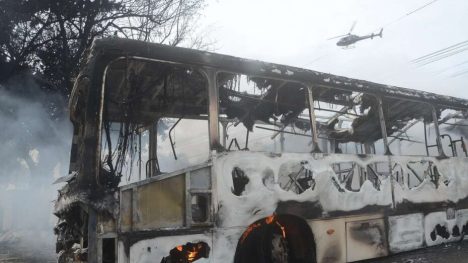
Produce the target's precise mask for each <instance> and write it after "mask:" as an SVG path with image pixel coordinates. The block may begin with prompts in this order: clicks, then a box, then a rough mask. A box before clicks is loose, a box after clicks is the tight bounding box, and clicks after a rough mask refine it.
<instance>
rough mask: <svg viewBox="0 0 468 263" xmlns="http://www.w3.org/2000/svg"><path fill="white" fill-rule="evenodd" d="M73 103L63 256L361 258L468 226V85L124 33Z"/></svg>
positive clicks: (97, 50) (60, 230) (103, 45)
mask: <svg viewBox="0 0 468 263" xmlns="http://www.w3.org/2000/svg"><path fill="white" fill-rule="evenodd" d="M70 118H71V120H72V122H73V125H74V135H73V143H72V148H71V159H70V173H69V175H68V176H64V177H62V178H60V179H59V180H60V182H61V183H63V184H64V185H63V188H62V189H61V190H60V191H59V195H58V198H57V201H56V205H55V214H56V215H57V216H58V218H59V222H58V224H57V226H56V228H55V232H56V235H57V253H59V260H60V261H61V262H99V263H101V262H122V263H128V262H158V263H159V262H195V261H196V262H235V263H246V262H353V261H359V260H364V259H371V258H377V257H383V256H387V255H391V254H395V253H399V252H404V251H409V250H414V249H418V248H422V247H425V246H433V245H437V244H441V243H444V242H451V241H457V240H462V239H464V236H465V234H467V233H468V174H466V171H468V162H467V149H466V145H465V140H464V138H466V135H467V134H468V121H467V118H468V100H464V99H459V98H454V97H449V96H442V95H437V94H433V93H429V92H422V91H417V90H411V89H405V88H400V87H395V86H388V85H382V84H377V83H372V82H369V81H363V80H357V79H351V78H346V77H341V76H335V75H331V74H325V73H321V72H317V71H312V70H306V69H301V68H295V67H290V66H284V65H278V64H272V63H266V62H261V61H254V60H248V59H242V58H237V57H232V56H226V55H220V54H215V53H209V52H204V51H198V50H192V49H185V48H178V47H171V46H165V45H159V44H152V43H145V42H140V41H133V40H124V39H116V38H112V39H102V40H96V41H95V42H94V44H93V46H92V48H91V49H90V50H89V52H88V54H87V57H86V59H85V63H84V66H83V67H82V69H81V72H80V74H79V76H78V77H77V79H76V82H75V85H74V89H73V92H72V95H71V98H70Z"/></svg>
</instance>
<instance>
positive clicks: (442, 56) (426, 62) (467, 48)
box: [416, 45, 468, 67]
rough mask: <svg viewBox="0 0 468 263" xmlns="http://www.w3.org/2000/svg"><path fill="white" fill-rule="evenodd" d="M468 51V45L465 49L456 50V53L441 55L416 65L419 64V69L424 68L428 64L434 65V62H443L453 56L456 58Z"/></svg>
mask: <svg viewBox="0 0 468 263" xmlns="http://www.w3.org/2000/svg"><path fill="white" fill-rule="evenodd" d="M467 50H468V45H467V46H465V47H464V48H462V49H458V50H454V51H451V52H449V53H446V54H443V55H440V56H437V57H434V58H432V59H430V60H427V61H426V60H425V61H423V62H420V63H416V64H419V65H418V67H422V66H425V65H428V64H431V63H434V62H437V61H439V60H442V59H445V58H448V57H451V56H454V55H457V54H459V53H462V52H465V51H467Z"/></svg>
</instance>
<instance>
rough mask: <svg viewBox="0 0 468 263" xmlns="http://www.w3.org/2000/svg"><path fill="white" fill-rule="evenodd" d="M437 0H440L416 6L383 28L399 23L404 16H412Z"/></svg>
mask: <svg viewBox="0 0 468 263" xmlns="http://www.w3.org/2000/svg"><path fill="white" fill-rule="evenodd" d="M437 1H439V0H433V1H431V2H429V3H426V4H424V5H422V6H420V7H418V8H416V9H414V10H412V11H410V12H408V13H406V14H404V15H402V16H401V17H399V18H397V19H395V20H393V21H391V22H389V23H387V24H385V25H383V26H382V27H381V28H386V27H388V26H390V25H392V24H395V23H397V22H399V21H401V20H403V19H404V18H406V17H408V16H410V15H412V14H414V13H416V12H418V11H421V10H422V9H424V8H426V7H428V6H430V5H432V4H434V3H435V2H437ZM376 30H378V29H376ZM374 31H375V30H374Z"/></svg>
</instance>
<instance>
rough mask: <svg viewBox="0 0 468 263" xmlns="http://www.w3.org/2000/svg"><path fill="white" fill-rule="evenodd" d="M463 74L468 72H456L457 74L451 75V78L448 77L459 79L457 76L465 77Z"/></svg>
mask: <svg viewBox="0 0 468 263" xmlns="http://www.w3.org/2000/svg"><path fill="white" fill-rule="evenodd" d="M465 74H468V70H466V71H462V72H458V73H455V74H453V75H452V76H450V77H452V78H456V77H459V76H461V75H465Z"/></svg>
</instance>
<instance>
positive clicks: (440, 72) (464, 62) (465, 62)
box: [437, 60, 468, 75]
mask: <svg viewBox="0 0 468 263" xmlns="http://www.w3.org/2000/svg"><path fill="white" fill-rule="evenodd" d="M467 63H468V60H465V61H463V62H462V63H458V64H456V65H453V66H450V67H447V68H445V69H443V70H441V71H439V72H438V73H437V75H440V74H442V73H444V72H446V71H447V70H451V69H453V68H458V67H459V66H462V65H465V64H467Z"/></svg>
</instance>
